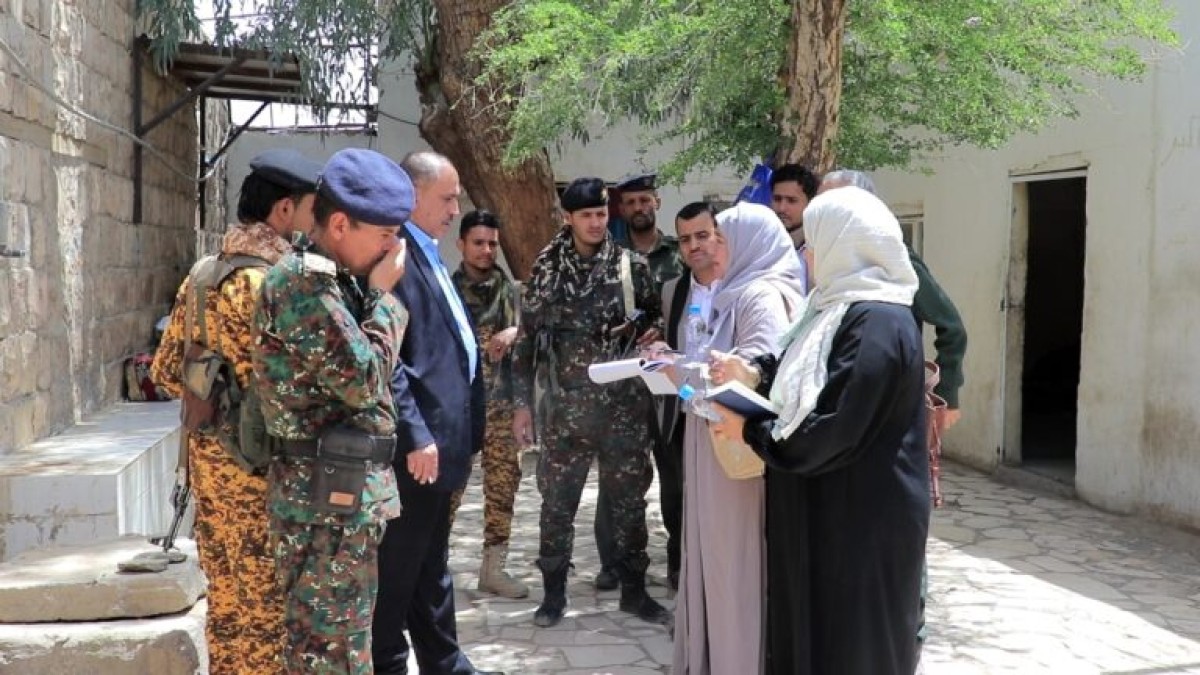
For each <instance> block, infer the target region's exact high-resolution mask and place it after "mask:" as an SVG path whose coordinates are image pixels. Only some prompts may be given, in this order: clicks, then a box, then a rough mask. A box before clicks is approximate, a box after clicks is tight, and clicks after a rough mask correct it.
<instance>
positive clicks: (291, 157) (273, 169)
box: [250, 148, 321, 193]
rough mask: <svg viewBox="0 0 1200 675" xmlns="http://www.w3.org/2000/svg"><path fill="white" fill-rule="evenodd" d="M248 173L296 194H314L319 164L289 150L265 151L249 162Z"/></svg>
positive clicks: (318, 174) (319, 173)
mask: <svg viewBox="0 0 1200 675" xmlns="http://www.w3.org/2000/svg"><path fill="white" fill-rule="evenodd" d="M250 172H251V173H253V174H256V175H258V176H261V177H262V178H263V179H265V180H266V181H267V182H270V183H274V184H275V185H278V186H279V187H281V188H284V189H286V190H292V191H294V192H296V193H304V192H315V191H316V189H317V176H320V175H321V163H320V162H317V161H314V160H311V159H309V158H307V157H305V156H304V155H302V154H300V153H299V152H296V151H295V150H292V149H289V148H279V149H275V150H267V151H266V152H263V153H261V154H259V155H257V156H255V158H254V159H252V160H250Z"/></svg>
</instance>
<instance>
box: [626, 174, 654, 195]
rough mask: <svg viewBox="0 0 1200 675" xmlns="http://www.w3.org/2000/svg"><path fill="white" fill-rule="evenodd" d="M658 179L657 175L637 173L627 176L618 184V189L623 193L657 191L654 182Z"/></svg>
mask: <svg viewBox="0 0 1200 675" xmlns="http://www.w3.org/2000/svg"><path fill="white" fill-rule="evenodd" d="M657 178H658V174H656V173H637V174H631V175H629V176H625V177H624V178H622V179H621V182H619V183H617V189H618V190H620V191H621V192H645V191H647V190H653V189H655V185H654V181H655V180H656V179H657Z"/></svg>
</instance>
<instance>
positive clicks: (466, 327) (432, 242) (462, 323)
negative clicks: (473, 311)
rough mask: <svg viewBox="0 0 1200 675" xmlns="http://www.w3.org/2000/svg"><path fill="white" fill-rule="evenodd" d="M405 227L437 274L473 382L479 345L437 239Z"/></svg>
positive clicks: (411, 225)
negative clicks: (456, 324) (465, 354)
mask: <svg viewBox="0 0 1200 675" xmlns="http://www.w3.org/2000/svg"><path fill="white" fill-rule="evenodd" d="M405 227H406V228H408V233H409V234H411V235H412V236H413V239H415V240H416V242H417V246H420V247H421V251H422V252H423V253H424V254H425V259H426V260H428V261H429V264H430V266H432V267H433V273H434V274H435V275H436V276H437V280H438V285H439V286H441V287H442V296H443V297H444V298H446V302H447V303H449V305H450V312H451V313H452V314H454V321H455V322H456V323H458V334H459V337H461V338H462V343H463V348H464V349H466V350H467V367H468V368H470V378H471V381H472V382H474V381H475V369H476V368H477V367H478V364H479V345H478V343H476V342H475V331H473V330H471V321H470V320H469V319H467V308H466V307H465V306H464V305H463V301H462V298H461V297H459V295H458V290H456V289H455V288H454V282H453V281H451V280H450V271H449V270H447V269H446V264H445V263H443V262H442V254H441V253H440V252H439V251H438V243H437V240H436V239H433V238H432V237H430V236H429V235H428V234H425V231H424V230H422V229H421V228H419V227H417V226H416V225H414V224H413V223H412V222H409V223H407V224H405Z"/></svg>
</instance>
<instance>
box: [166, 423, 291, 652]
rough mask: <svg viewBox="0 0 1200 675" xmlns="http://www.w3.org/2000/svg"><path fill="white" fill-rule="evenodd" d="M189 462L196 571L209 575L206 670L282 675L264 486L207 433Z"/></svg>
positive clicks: (279, 598)
mask: <svg viewBox="0 0 1200 675" xmlns="http://www.w3.org/2000/svg"><path fill="white" fill-rule="evenodd" d="M188 460H189V467H190V472H191V473H190V480H191V485H192V495H193V502H194V504H195V507H196V524H195V527H194V529H195V538H196V549H197V552H198V553H199V558H200V568H201V569H203V570H204V575H205V576H206V577H208V617H207V619H206V620H205V625H204V637H205V641H206V642H207V643H208V661H209V665H208V672H209V673H212V675H227V674H236V675H243V674H245V675H249V674H250V673H274V672H279V670H280V667H281V665H280V663H281V657H282V653H283V595H282V594H281V593H280V592H279V587H278V586H277V585H276V583H275V564H274V561H273V560H272V559H271V553H270V548H269V544H268V541H269V535H268V530H267V507H266V498H267V481H266V479H265V478H261V477H257V476H251V475H249V474H247V473H246V472H244V471H242V470H241V469H240V468H238V466H237V464H235V463H234V461H233V460H232V459H230V458H229V455H228V454H226V452H225V450H223V449H222V448H221V446H220V445H219V444H218V443H217V442H216V440H215V439H213V438H212V437H210V436H202V435H198V434H193V435H192V436H191V438H189V440H188Z"/></svg>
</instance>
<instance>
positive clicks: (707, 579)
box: [673, 203, 804, 675]
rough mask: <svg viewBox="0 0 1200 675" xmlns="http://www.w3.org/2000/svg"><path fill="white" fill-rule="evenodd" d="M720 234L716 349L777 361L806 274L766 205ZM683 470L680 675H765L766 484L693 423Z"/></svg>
mask: <svg viewBox="0 0 1200 675" xmlns="http://www.w3.org/2000/svg"><path fill="white" fill-rule="evenodd" d="M717 232H718V236H719V237H720V238H721V241H722V243H723V248H724V257H725V259H726V262H725V264H724V273H723V275H722V278H721V280H720V282H719V284H717V285H716V290H715V292H714V295H713V298H712V314H711V317H709V319H708V323H709V325H710V326H711V336H712V337H711V342H710V347H711V348H712V349H714V350H718V351H721V352H729V351H735V350H736V352H737V353H738V354H741V355H743V356H745V357H747V358H753V357H755V356H759V355H762V354H770V353H771V352H772V351H773V350H774V349H775V348H776V345H777V344H778V342H779V338H780V337H781V336H782V335H783V332H784V330H786V329H787V327H788V325H789V324H790V323H791V321H792V320H793V319H794V318H795V317H797V316H799V314H800V311H801V310H802V308H803V303H804V295H803V290H804V271H803V268H801V267H800V263H799V260H798V259H797V258H796V253H795V250H794V249H793V247H792V243H791V239H790V238H789V237H788V234H787V231H786V230H785V229H784V227H783V223H781V222H780V221H779V218H778V216H776V215H775V214H774V213H773V212H772V211H771V210H770V209H769V208H767V207H765V206H761V205H758V204H746V203H743V204H739V205H737V206H735V207H733V208H731V209H728V210H726V211H723V212H722V213H720V214H719V215H718V216H717ZM680 347H681V348H686V347H687V345H680ZM683 465H684V528H683V532H684V535H683V548H684V556H683V565H682V570H681V575H680V582H679V594H678V595H677V596H676V609H675V658H674V661H673V664H674V666H673V672H675V673H688V674H689V675H697V674H707V673H717V674H718V675H721V674H724V673H757V672H760V671H761V670H762V666H763V648H762V647H763V611H764V608H763V599H764V597H765V589H764V584H763V567H764V553H763V539H764V497H763V480H762V478H761V477H759V478H751V479H745V480H732V479H730V478H728V477H727V476H726V474H725V473H724V471H723V470H722V469H721V466H720V465H719V464H718V462H717V459H716V458H715V456H714V454H713V447H712V439H711V437H710V435H709V432H708V427H707V422H706V421H705V420H704V419H702V418H699V417H695V416H692V415H688V416H687V421H686V426H685V428H684V436H683Z"/></svg>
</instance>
